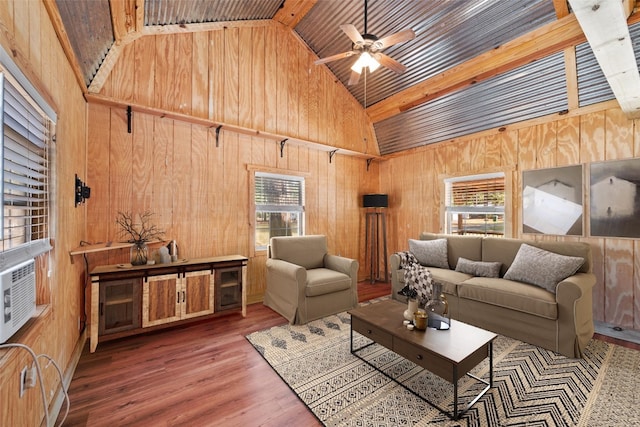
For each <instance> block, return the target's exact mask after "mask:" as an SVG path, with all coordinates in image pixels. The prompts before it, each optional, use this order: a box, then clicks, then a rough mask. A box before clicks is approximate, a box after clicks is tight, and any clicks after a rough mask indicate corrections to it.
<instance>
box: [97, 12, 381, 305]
mask: <svg viewBox="0 0 640 427" xmlns="http://www.w3.org/2000/svg"><path fill="white" fill-rule="evenodd" d="M314 60H315V57H314V56H313V55H311V54H310V53H309V51H308V50H307V49H306V48H305V47H304V46H303V45H302V44H301V42H300V40H298V39H297V38H296V37H294V36H293V35H292V33H291V31H290V30H288V29H285V28H283V27H282V26H281V25H280V24H276V23H272V24H269V25H265V26H260V27H254V28H251V27H241V28H227V29H225V30H217V31H210V32H204V33H185V34H173V35H155V36H145V37H142V38H140V39H138V40H137V41H135V42H134V43H132V44H130V45H128V46H127V47H125V49H124V52H123V56H122V57H121V59H120V61H119V62H118V63H117V64H116V65H115V66H114V69H113V71H112V73H111V75H110V77H109V78H108V79H107V80H106V82H105V85H104V87H103V91H102V94H103V95H105V96H108V97H112V98H115V99H118V100H123V101H131V102H135V103H136V104H140V105H145V106H149V107H153V108H159V109H163V110H167V111H173V112H181V113H184V114H188V115H192V116H195V117H200V118H205V119H210V120H214V121H222V122H224V123H228V124H233V125H239V126H243V127H247V128H251V129H255V130H259V131H266V132H270V133H277V134H280V135H286V136H288V137H293V138H300V139H303V140H309V141H314V142H319V143H322V144H326V145H332V146H335V147H340V148H346V149H349V150H354V151H360V152H362V151H363V140H364V138H365V137H366V138H367V139H368V141H374V139H373V134H372V127H371V124H370V122H369V121H368V120H367V119H366V116H365V113H364V111H363V109H362V107H361V106H360V105H359V104H358V103H357V102H356V101H355V99H354V98H353V97H352V96H351V95H350V94H349V93H348V92H347V91H346V89H345V88H344V87H342V85H341V84H339V83H336V81H335V78H334V77H333V76H332V75H331V74H330V73H329V72H328V70H327V69H326V67H324V66H315V65H314V64H313V61H314ZM89 123H90V124H89V137H88V151H89V153H88V158H89V159H88V169H89V176H88V182H89V183H90V185H91V187H92V199H91V203H89V205H88V235H87V237H88V240H89V241H91V242H104V241H108V240H113V241H118V240H121V237H120V236H119V235H118V230H117V229H116V227H115V222H114V221H115V216H116V213H117V212H118V211H129V212H134V213H135V212H142V211H144V210H151V211H152V212H154V213H155V217H156V221H157V225H158V226H159V227H161V228H163V229H164V230H165V231H166V233H167V238H169V239H176V241H177V243H178V246H179V252H180V256H181V257H183V256H184V257H200V256H203V257H204V256H216V255H224V254H235V253H237V254H241V255H245V256H249V257H250V262H249V269H248V271H249V289H248V294H249V301H250V302H251V301H260V300H261V299H262V295H263V292H264V286H265V283H264V264H265V259H266V254H265V253H264V251H263V252H258V253H255V251H254V249H253V240H252V222H253V208H252V205H251V200H250V187H251V183H252V174H253V171H254V170H261V169H262V170H266V171H271V172H280V173H291V174H298V175H302V176H305V180H306V185H305V187H306V213H307V214H306V232H307V234H326V235H327V236H328V240H329V247H330V250H331V252H333V253H336V254H342V255H345V256H349V257H353V258H360V257H361V255H362V254H364V243H363V241H362V240H363V239H362V237H361V236H363V231H364V225H363V222H364V212H362V209H361V208H360V207H359V206H360V203H359V200H360V198H361V195H362V194H364V193H366V192H373V191H376V189H377V185H378V165H377V164H376V162H374V163H372V164H371V166H370V168H369V170H367V167H366V160H365V158H361V157H351V156H347V155H341V154H340V152H338V153H337V154H336V155H335V156H334V157H333V160H332V161H331V163H330V162H329V154H328V152H326V151H323V150H319V149H315V148H314V147H313V145H312V144H311V145H309V146H304V145H291V144H287V145H285V148H284V152H283V156H282V157H281V156H280V145H279V141H275V140H272V139H265V138H261V137H256V136H249V135H243V134H237V133H234V132H231V131H225V130H224V128H223V129H222V131H221V133H220V139H219V141H218V145H217V146H216V137H215V128H207V127H203V126H201V125H196V124H189V123H185V122H181V121H178V120H172V119H168V118H161V117H158V116H152V115H148V114H143V113H134V115H133V120H132V133H130V134H129V133H127V122H126V113H125V110H124V109H123V108H114V107H107V106H104V105H99V104H90V105H89ZM371 145H372V144H371V142H369V149H371ZM376 151H377V149H376ZM127 256H128V255H127V253H126V251H123V250H121V251H111V252H104V253H100V254H92V255H91V256H90V257H89V258H90V263H91V266H95V265H99V264H107V263H109V264H112V263H118V262H123V261H126V260H127ZM360 262H361V264H362V265H364V260H363V259H361V260H360ZM364 274H365V271H364V269H363V268H361V269H360V275H361V277H362V278H364Z"/></svg>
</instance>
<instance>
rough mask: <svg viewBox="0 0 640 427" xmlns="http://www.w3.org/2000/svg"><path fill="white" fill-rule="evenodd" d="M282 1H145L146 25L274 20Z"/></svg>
mask: <svg viewBox="0 0 640 427" xmlns="http://www.w3.org/2000/svg"><path fill="white" fill-rule="evenodd" d="M281 4H282V0H260V1H255V0H216V1H211V0H145V1H144V24H145V25H170V24H195V23H202V22H223V21H246V20H254V19H271V18H273V16H274V15H275V14H276V12H277V11H278V9H279V8H280V5H281Z"/></svg>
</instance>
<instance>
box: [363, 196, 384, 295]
mask: <svg viewBox="0 0 640 427" xmlns="http://www.w3.org/2000/svg"><path fill="white" fill-rule="evenodd" d="M388 206H389V197H388V196H387V195H386V194H365V195H364V196H362V207H364V208H366V209H367V218H366V224H365V247H366V254H365V262H366V260H367V259H368V260H369V278H370V280H371V283H375V282H376V280H378V281H380V280H381V279H380V269H379V265H380V256H381V255H382V256H383V259H384V278H383V279H382V281H384V282H386V281H387V280H388V268H387V222H386V218H385V213H384V208H387V207H388ZM380 234H382V236H380ZM380 237H382V254H381V253H380V243H381V242H380Z"/></svg>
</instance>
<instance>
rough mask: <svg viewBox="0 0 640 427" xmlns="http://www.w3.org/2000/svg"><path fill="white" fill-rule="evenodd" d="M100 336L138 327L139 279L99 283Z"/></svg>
mask: <svg viewBox="0 0 640 427" xmlns="http://www.w3.org/2000/svg"><path fill="white" fill-rule="evenodd" d="M99 319H100V320H99V329H98V333H99V334H100V335H105V334H113V333H115V332H120V331H126V330H129V329H136V328H139V327H140V279H125V280H113V281H108V282H103V283H100V313H99Z"/></svg>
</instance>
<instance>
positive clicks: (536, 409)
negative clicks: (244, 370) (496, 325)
mask: <svg viewBox="0 0 640 427" xmlns="http://www.w3.org/2000/svg"><path fill="white" fill-rule="evenodd" d="M350 321H351V318H350V316H349V314H347V313H340V314H338V315H334V316H329V317H326V318H323V319H320V320H316V321H314V322H310V323H308V324H306V325H301V326H290V325H285V326H277V327H274V328H271V329H267V330H264V331H259V332H255V333H252V334H250V335H248V336H247V339H248V340H249V342H250V343H251V344H252V345H253V346H254V348H255V349H256V350H257V351H258V352H260V354H261V355H262V356H263V357H264V358H265V360H266V361H267V362H268V363H269V364H270V365H271V367H272V368H273V369H274V370H275V371H276V372H277V373H278V374H279V375H280V377H281V378H282V379H283V380H284V381H285V382H286V383H287V384H288V385H289V387H291V389H292V390H293V391H294V392H295V393H296V394H297V395H298V397H299V398H300V399H301V400H302V401H303V402H304V403H305V404H306V405H307V406H308V407H309V409H310V410H311V411H312V412H313V413H314V414H315V415H316V417H317V418H318V419H319V420H320V421H321V422H322V423H323V424H324V425H326V426H433V425H438V426H622V425H625V426H626V425H640V387H639V385H640V383H638V378H640V352H638V351H635V350H631V349H627V348H623V347H620V346H616V345H613V344H608V343H605V342H603V341H598V340H592V341H591V343H590V344H589V346H588V347H587V350H586V357H585V358H584V359H569V358H566V357H564V356H560V355H558V354H556V353H554V352H551V351H548V350H544V349H540V348H538V347H535V346H532V345H529V344H526V343H523V342H520V341H517V340H514V339H511V338H507V337H503V336H499V337H498V338H497V339H496V341H495V342H494V350H493V352H494V353H493V354H494V387H493V388H492V389H490V390H489V391H488V392H487V393H486V394H485V395H484V396H483V397H482V398H481V399H480V400H479V401H478V402H476V403H475V405H474V406H473V407H471V409H469V410H468V411H467V412H466V413H465V414H464V415H463V416H462V418H461V419H460V420H458V421H452V420H451V419H449V418H448V417H447V416H446V415H444V414H443V413H441V412H440V411H439V410H437V409H435V408H434V407H433V406H431V405H430V404H428V403H426V402H424V401H423V400H422V399H420V398H419V397H417V396H415V395H414V394H413V393H411V392H409V391H407V390H406V389H405V388H403V387H401V386H399V385H398V384H396V382H395V381H392V380H391V379H389V378H388V377H387V376H385V375H383V374H381V373H379V372H378V371H376V370H375V369H373V368H372V367H371V366H369V365H368V364H367V363H365V362H363V361H362V360H360V359H359V358H357V357H355V356H353V355H352V354H351V353H350V339H349V337H350ZM443 333H445V332H443ZM354 338H355V340H356V345H358V346H361V345H362V344H365V343H367V342H369V341H368V340H367V339H366V338H364V337H363V336H361V335H359V334H354ZM360 354H361V355H362V356H363V357H365V358H366V359H367V360H368V361H370V362H371V363H373V364H375V365H376V366H378V367H379V368H381V369H383V370H384V372H386V373H387V374H388V375H390V376H392V377H393V378H396V379H397V380H399V381H401V382H402V383H403V384H404V385H406V386H407V387H409V388H410V389H411V390H413V391H415V392H417V393H419V394H420V395H421V396H423V397H426V398H427V399H429V400H430V401H432V402H434V403H436V404H437V405H438V406H440V407H441V408H445V409H447V410H452V408H453V397H452V395H453V385H452V384H451V383H448V382H446V381H444V380H442V379H440V378H439V377H437V376H435V375H433V374H431V373H429V372H428V371H425V370H423V369H421V368H419V367H417V366H416V365H415V364H413V363H412V362H409V361H407V360H405V359H403V358H402V357H400V356H398V355H396V354H395V353H393V352H391V351H389V350H386V349H385V348H384V347H381V346H378V345H373V346H370V347H368V348H367V349H366V350H363V351H362V352H361V353H360ZM471 373H473V374H474V375H476V376H478V377H480V378H484V379H488V375H489V366H488V360H485V361H484V362H482V363H481V364H480V365H478V366H477V367H476V368H475V369H474V370H473V371H472V372H471ZM481 387H482V384H480V383H479V382H478V381H476V380H473V379H472V378H469V377H466V378H464V379H461V380H460V381H459V393H460V399H461V400H460V401H461V402H470V401H471V399H472V398H473V396H475V395H476V394H477V393H478V392H479V390H481ZM465 406H466V404H465ZM460 407H461V409H462V404H460Z"/></svg>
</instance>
